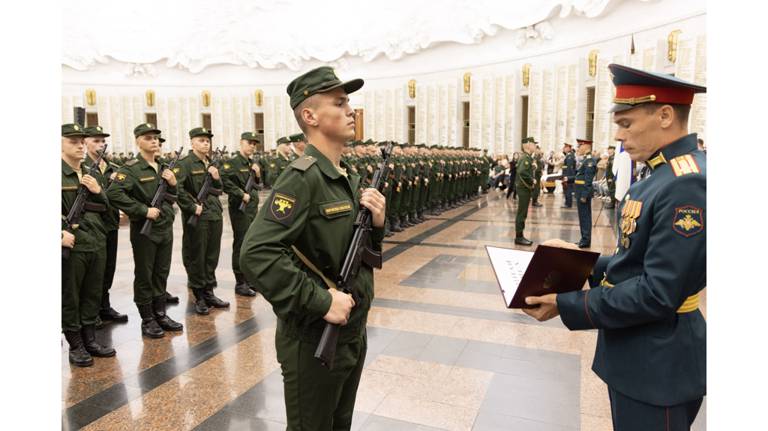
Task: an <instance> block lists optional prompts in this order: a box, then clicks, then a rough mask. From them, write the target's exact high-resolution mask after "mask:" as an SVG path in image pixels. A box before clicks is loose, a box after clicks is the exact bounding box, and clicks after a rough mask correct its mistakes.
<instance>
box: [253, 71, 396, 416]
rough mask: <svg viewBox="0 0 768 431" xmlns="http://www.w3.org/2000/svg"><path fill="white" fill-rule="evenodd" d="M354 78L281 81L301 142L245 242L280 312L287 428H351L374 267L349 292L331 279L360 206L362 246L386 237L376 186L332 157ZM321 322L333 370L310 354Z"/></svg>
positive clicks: (346, 128)
mask: <svg viewBox="0 0 768 431" xmlns="http://www.w3.org/2000/svg"><path fill="white" fill-rule="evenodd" d="M362 85H363V81H362V80H360V79H355V80H352V81H347V82H341V81H340V80H339V79H338V78H337V77H336V75H335V74H334V72H333V69H332V68H330V67H320V68H317V69H314V70H311V71H309V72H307V73H306V74H304V75H302V76H300V77H298V78H296V79H295V80H293V81H292V82H291V83H290V84H289V85H288V94H289V95H290V96H291V107H292V108H293V109H294V113H295V116H296V118H297V121H298V123H299V126H300V127H301V128H302V130H303V131H304V133H306V135H307V138H308V142H309V145H307V148H306V152H305V154H304V156H303V157H301V158H299V159H297V160H296V161H294V162H293V163H291V165H290V167H289V168H288V170H287V171H286V172H285V173H284V174H283V175H282V176H281V177H280V178H279V179H278V181H277V183H276V184H275V187H274V191H273V192H272V195H271V196H270V197H269V200H268V201H267V202H266V203H265V205H264V206H262V208H261V210H260V211H259V213H258V215H257V216H256V220H255V221H254V222H253V224H252V225H251V227H250V228H249V229H248V233H247V234H246V237H245V241H244V242H243V249H242V252H241V257H240V260H241V268H243V271H244V272H245V274H246V277H247V278H248V279H249V280H253V281H254V282H255V283H256V285H257V287H258V290H259V292H261V293H262V294H263V295H264V298H265V299H267V300H268V301H269V302H270V303H271V304H272V307H273V310H274V312H275V314H277V317H278V323H277V331H276V334H275V345H276V348H277V359H278V361H279V362H280V366H281V369H282V374H283V383H284V389H285V406H286V415H287V422H288V423H287V429H288V430H291V431H292V430H348V429H350V427H351V425H352V413H353V411H354V405H355V396H356V392H357V387H358V384H359V381H360V375H361V374H362V370H363V364H364V362H365V353H366V348H367V337H366V325H365V322H366V319H367V315H368V310H369V308H370V306H371V301H372V300H373V270H372V268H371V267H369V266H367V264H363V265H362V266H361V267H360V271H359V272H358V273H357V275H356V276H355V277H354V278H353V279H352V280H351V283H350V285H351V286H352V289H354V292H355V295H354V299H353V296H352V295H348V294H344V293H342V292H340V291H337V290H336V289H335V288H334V284H333V281H332V280H333V279H335V278H336V276H337V275H338V273H339V271H340V269H341V265H342V261H343V260H344V255H345V253H346V250H347V247H348V245H349V242H350V240H351V238H352V233H353V223H354V220H355V216H356V215H357V212H358V208H360V205H362V206H365V207H366V208H368V209H370V210H371V213H372V216H373V217H372V220H373V231H372V234H371V237H370V240H371V241H370V243H369V244H367V245H366V246H367V247H368V248H372V249H374V250H381V240H382V237H383V235H384V214H385V200H384V197H383V196H382V195H381V194H380V193H379V192H378V191H377V190H375V189H370V188H369V189H365V190H363V191H362V192H361V191H360V189H359V185H360V177H359V176H357V175H355V174H351V173H350V172H349V167H348V166H346V164H344V163H343V162H342V161H341V160H340V159H341V154H342V149H343V148H344V145H345V143H346V142H347V141H348V140H350V139H352V138H353V137H354V133H355V123H354V118H355V117H354V110H353V109H352V108H351V107H350V106H349V99H348V96H347V95H348V94H349V93H352V92H353V91H356V90H358V89H359V88H360V87H361V86H362ZM326 322H330V323H334V324H340V325H343V326H342V327H341V331H340V334H339V339H338V347H337V350H336V358H335V364H334V367H333V369H332V370H329V369H327V368H326V367H324V366H323V365H321V363H320V362H319V361H318V360H316V359H315V358H314V357H313V352H314V351H315V348H316V347H317V344H318V342H319V340H320V335H321V333H322V331H323V328H324V327H325V324H326Z"/></svg>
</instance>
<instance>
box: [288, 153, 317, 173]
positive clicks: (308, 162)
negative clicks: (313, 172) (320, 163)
mask: <svg viewBox="0 0 768 431" xmlns="http://www.w3.org/2000/svg"><path fill="white" fill-rule="evenodd" d="M316 161H317V159H316V158H314V157H312V156H301V157H299V158H298V159H296V160H294V161H293V162H291V165H290V166H291V167H292V168H294V169H298V170H300V171H302V172H303V171H306V170H307V169H309V167H310V166H312V165H314V164H315V162H316Z"/></svg>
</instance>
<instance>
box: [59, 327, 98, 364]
mask: <svg viewBox="0 0 768 431" xmlns="http://www.w3.org/2000/svg"><path fill="white" fill-rule="evenodd" d="M64 338H66V339H67V343H69V363H70V364H72V365H75V366H78V367H90V366H91V365H93V358H92V357H91V354H90V353H88V351H87V350H85V346H83V339H82V338H81V337H80V331H64Z"/></svg>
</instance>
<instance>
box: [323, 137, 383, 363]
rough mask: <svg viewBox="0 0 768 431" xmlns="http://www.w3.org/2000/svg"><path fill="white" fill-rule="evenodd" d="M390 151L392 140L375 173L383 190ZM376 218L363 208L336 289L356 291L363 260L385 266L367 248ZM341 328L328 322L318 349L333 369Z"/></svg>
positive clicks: (376, 184) (376, 185)
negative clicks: (353, 287)
mask: <svg viewBox="0 0 768 431" xmlns="http://www.w3.org/2000/svg"><path fill="white" fill-rule="evenodd" d="M390 154H392V143H389V144H387V147H386V149H384V150H382V154H381V155H382V160H381V161H380V162H379V166H378V168H377V169H376V172H374V174H373V180H372V181H371V187H372V188H375V189H376V190H378V191H381V189H382V187H383V186H384V181H385V180H386V178H387V174H388V171H389V164H388V160H389V156H390ZM372 221H373V219H372V215H371V211H370V210H369V209H368V208H365V207H363V208H361V209H360V212H358V213H357V218H356V219H355V224H354V227H355V233H354V234H353V235H352V242H351V243H350V244H349V248H348V249H347V254H346V255H345V256H344V264H343V265H342V266H341V271H340V273H339V276H338V277H337V278H336V288H337V289H338V290H340V291H342V292H344V293H352V291H351V289H350V286H349V282H350V280H352V279H353V278H354V277H355V275H357V272H358V271H359V269H360V264H361V262H363V261H365V263H367V264H368V265H369V266H371V267H372V268H379V269H380V268H381V253H375V252H373V251H372V250H370V249H368V247H366V243H367V239H368V236H369V235H370V233H371V229H372V227H371V223H372ZM339 330H340V326H339V325H335V324H333V323H329V322H327V323H326V324H325V329H324V330H323V335H322V336H321V337H320V343H319V344H318V345H317V350H315V359H318V360H320V362H321V363H322V364H323V365H324V366H326V367H327V368H328V369H332V368H333V360H334V358H335V357H336V344H337V343H338V339H339Z"/></svg>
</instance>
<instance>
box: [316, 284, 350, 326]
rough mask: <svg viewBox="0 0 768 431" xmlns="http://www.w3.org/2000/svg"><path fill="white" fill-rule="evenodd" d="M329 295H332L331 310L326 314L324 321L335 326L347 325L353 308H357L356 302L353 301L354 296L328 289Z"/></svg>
mask: <svg viewBox="0 0 768 431" xmlns="http://www.w3.org/2000/svg"><path fill="white" fill-rule="evenodd" d="M328 293H330V294H331V308H330V309H328V312H327V313H325V316H323V319H325V321H326V322H329V323H333V324H335V325H341V326H344V325H346V324H347V321H348V320H349V314H350V313H351V312H352V307H354V306H355V300H354V299H352V295H350V294H348V293H344V292H339V291H338V290H336V289H328Z"/></svg>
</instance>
